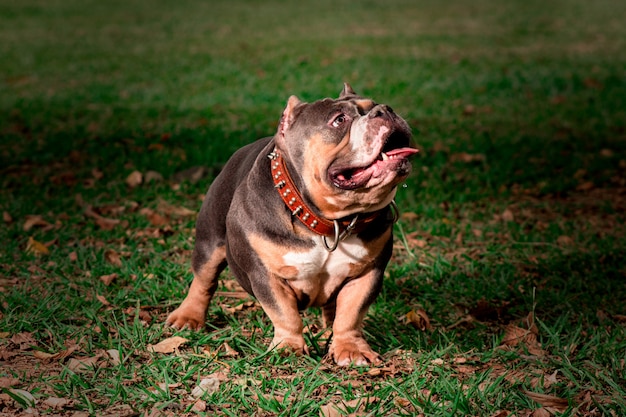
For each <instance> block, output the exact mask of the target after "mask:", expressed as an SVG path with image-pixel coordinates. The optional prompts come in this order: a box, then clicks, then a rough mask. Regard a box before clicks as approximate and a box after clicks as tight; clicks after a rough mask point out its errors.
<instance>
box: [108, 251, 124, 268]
mask: <svg viewBox="0 0 626 417" xmlns="http://www.w3.org/2000/svg"><path fill="white" fill-rule="evenodd" d="M104 259H105V260H106V261H107V262H108V263H110V264H111V265H113V266H116V267H118V268H120V267H121V266H122V259H121V258H120V254H119V253H117V252H116V251H114V250H113V249H107V250H106V251H105V252H104Z"/></svg>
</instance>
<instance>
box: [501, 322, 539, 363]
mask: <svg viewBox="0 0 626 417" xmlns="http://www.w3.org/2000/svg"><path fill="white" fill-rule="evenodd" d="M524 324H525V325H526V327H527V328H525V329H524V328H521V327H518V326H516V325H514V324H508V325H507V326H506V327H505V329H504V338H503V339H502V344H501V346H508V347H516V346H523V347H525V348H526V349H527V350H528V353H530V354H531V355H535V356H543V355H545V351H544V350H543V349H542V348H541V344H540V343H539V341H538V340H537V336H538V335H539V329H538V328H537V325H536V324H535V319H534V315H533V313H532V312H531V313H529V314H528V316H527V317H526V320H525V323H524Z"/></svg>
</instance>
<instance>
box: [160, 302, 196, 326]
mask: <svg viewBox="0 0 626 417" xmlns="http://www.w3.org/2000/svg"><path fill="white" fill-rule="evenodd" d="M205 320H206V312H205V311H204V310H202V311H201V310H199V309H194V308H188V307H186V306H183V305H181V306H180V307H179V308H177V309H176V310H174V311H173V312H172V313H171V314H170V315H169V316H167V320H165V323H166V324H167V325H169V326H172V327H173V328H175V329H185V328H188V329H191V330H201V329H202V328H203V327H204V322H205Z"/></svg>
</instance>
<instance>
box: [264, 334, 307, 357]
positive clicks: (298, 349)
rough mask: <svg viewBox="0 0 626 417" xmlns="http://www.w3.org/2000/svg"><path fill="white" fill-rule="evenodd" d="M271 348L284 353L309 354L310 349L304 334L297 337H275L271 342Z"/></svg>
mask: <svg viewBox="0 0 626 417" xmlns="http://www.w3.org/2000/svg"><path fill="white" fill-rule="evenodd" d="M270 350H276V351H280V352H281V353H282V354H295V355H308V354H309V349H308V348H307V346H306V344H305V343H304V338H303V337H302V336H300V337H297V336H293V337H281V338H277V337H274V339H273V340H272V343H271V344H270Z"/></svg>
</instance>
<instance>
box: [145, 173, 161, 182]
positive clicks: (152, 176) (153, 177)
mask: <svg viewBox="0 0 626 417" xmlns="http://www.w3.org/2000/svg"><path fill="white" fill-rule="evenodd" d="M143 180H144V182H146V183H149V182H152V181H155V182H159V181H163V175H161V174H160V173H158V172H157V171H146V175H144V178H143Z"/></svg>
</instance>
